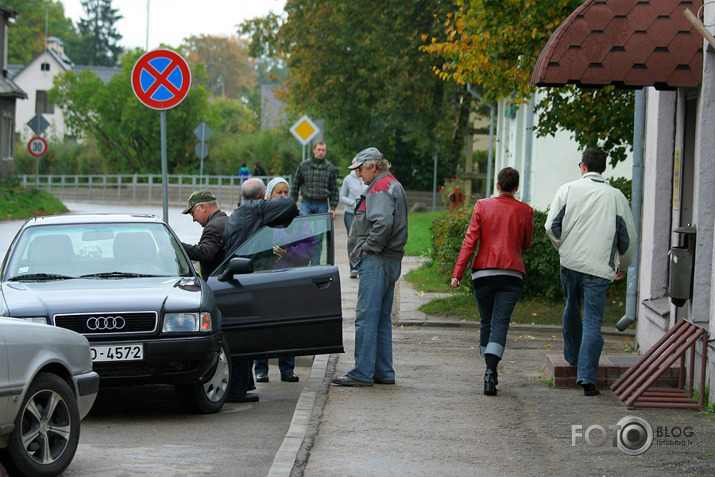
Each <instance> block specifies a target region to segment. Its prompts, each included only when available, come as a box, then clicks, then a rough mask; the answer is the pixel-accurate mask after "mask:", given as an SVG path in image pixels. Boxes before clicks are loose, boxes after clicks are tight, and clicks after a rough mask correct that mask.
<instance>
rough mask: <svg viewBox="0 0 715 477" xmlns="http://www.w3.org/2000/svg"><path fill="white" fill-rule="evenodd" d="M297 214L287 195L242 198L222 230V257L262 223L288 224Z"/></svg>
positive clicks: (253, 232) (296, 209) (234, 248)
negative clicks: (271, 198)
mask: <svg viewBox="0 0 715 477" xmlns="http://www.w3.org/2000/svg"><path fill="white" fill-rule="evenodd" d="M297 215H298V207H297V206H296V205H295V202H294V201H293V200H292V199H289V198H288V197H278V198H276V199H273V200H266V199H257V200H249V199H243V200H242V201H241V203H240V204H239V206H238V207H236V209H235V210H234V211H233V213H232V214H231V217H229V219H228V223H227V224H226V227H225V228H224V230H223V251H224V257H226V256H228V255H230V254H231V253H233V252H234V251H235V250H236V249H237V248H238V247H239V246H240V245H242V244H243V243H244V242H245V241H246V240H248V239H249V238H251V236H252V235H253V234H255V233H256V232H258V230H259V229H260V228H261V227H263V226H264V225H268V226H271V227H275V226H277V225H289V224H290V223H291V221H292V220H293V218H294V217H296V216H297Z"/></svg>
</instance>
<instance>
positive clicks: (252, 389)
mask: <svg viewBox="0 0 715 477" xmlns="http://www.w3.org/2000/svg"><path fill="white" fill-rule="evenodd" d="M248 390H249V391H255V390H256V385H255V384H251V385H250V386H248Z"/></svg>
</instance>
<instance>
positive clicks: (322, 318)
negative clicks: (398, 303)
mask: <svg viewBox="0 0 715 477" xmlns="http://www.w3.org/2000/svg"><path fill="white" fill-rule="evenodd" d="M207 283H208V285H209V287H211V289H212V290H213V292H214V295H215V297H216V302H217V305H218V308H219V309H220V310H221V315H222V325H221V327H222V330H223V333H224V336H225V337H226V339H227V341H228V344H229V348H230V349H231V355H232V356H240V357H244V358H250V359H257V358H270V357H280V356H303V355H313V354H329V353H342V352H344V349H343V331H342V322H343V317H342V305H341V297H340V275H339V273H338V267H337V266H336V265H335V260H334V233H333V220H332V217H331V216H330V214H316V215H306V216H300V217H296V218H295V219H294V220H293V222H292V223H291V224H290V225H289V226H288V227H285V228H281V227H277V228H271V227H264V228H262V229H261V230H259V231H258V232H257V233H256V234H255V235H254V236H253V237H251V238H250V239H249V240H248V241H246V242H245V243H244V244H243V245H241V246H240V247H239V248H238V249H237V250H236V251H235V252H234V253H233V254H232V255H231V256H229V257H226V260H225V261H224V262H223V263H222V264H221V265H220V266H219V267H218V268H217V269H216V271H215V272H214V273H213V274H212V275H211V276H210V277H209V278H208V280H207Z"/></svg>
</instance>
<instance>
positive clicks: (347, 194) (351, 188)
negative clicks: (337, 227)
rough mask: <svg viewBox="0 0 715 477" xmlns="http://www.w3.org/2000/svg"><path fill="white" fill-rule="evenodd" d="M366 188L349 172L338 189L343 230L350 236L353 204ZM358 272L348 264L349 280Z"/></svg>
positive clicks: (355, 276)
mask: <svg viewBox="0 0 715 477" xmlns="http://www.w3.org/2000/svg"><path fill="white" fill-rule="evenodd" d="M353 164H355V159H353ZM366 190H367V186H366V185H365V183H364V182H363V181H362V179H360V178H359V177H358V176H357V174H355V171H350V174H348V175H347V176H345V178H344V179H343V185H342V186H341V187H340V202H342V203H343V204H345V216H344V221H345V229H346V230H347V231H348V235H350V226H351V225H352V223H353V217H354V216H355V203H356V202H357V200H358V199H359V198H360V196H361V195H363V194H364V193H365V191H366ZM357 276H358V271H357V267H356V266H354V265H353V264H352V263H351V264H350V278H357Z"/></svg>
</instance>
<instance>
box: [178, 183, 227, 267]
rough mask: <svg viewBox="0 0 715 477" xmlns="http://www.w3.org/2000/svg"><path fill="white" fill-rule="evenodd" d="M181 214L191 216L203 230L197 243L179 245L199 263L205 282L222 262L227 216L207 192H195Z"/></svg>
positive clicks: (213, 197)
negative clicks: (222, 243)
mask: <svg viewBox="0 0 715 477" xmlns="http://www.w3.org/2000/svg"><path fill="white" fill-rule="evenodd" d="M181 213H182V214H191V217H192V218H193V219H194V222H198V223H199V224H200V225H201V226H202V227H203V228H204V231H203V232H202V233H201V238H200V239H199V243H197V244H196V245H189V244H188V243H185V242H181V245H183V246H184V250H186V253H187V254H188V255H189V258H190V259H191V260H198V261H199V265H200V267H201V276H202V277H203V278H204V280H205V279H207V278H208V277H209V275H211V273H212V272H213V271H214V270H215V269H216V267H217V266H218V265H219V264H220V263H221V261H222V260H223V253H222V252H221V239H222V236H223V229H224V227H226V222H227V221H228V215H226V212H223V211H221V210H220V209H219V208H218V203H217V202H216V196H214V195H213V194H212V193H211V192H210V191H208V190H197V191H196V192H194V193H193V194H191V195H190V196H189V205H188V206H187V207H186V208H185V209H184V210H182V211H181Z"/></svg>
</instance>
